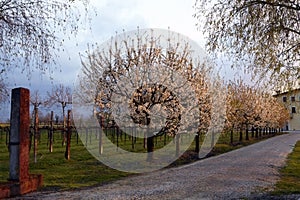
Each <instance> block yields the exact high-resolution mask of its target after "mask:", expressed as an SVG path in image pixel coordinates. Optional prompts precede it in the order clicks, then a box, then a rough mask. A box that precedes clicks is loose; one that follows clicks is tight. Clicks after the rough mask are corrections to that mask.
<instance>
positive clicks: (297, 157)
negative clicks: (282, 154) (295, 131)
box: [272, 141, 300, 195]
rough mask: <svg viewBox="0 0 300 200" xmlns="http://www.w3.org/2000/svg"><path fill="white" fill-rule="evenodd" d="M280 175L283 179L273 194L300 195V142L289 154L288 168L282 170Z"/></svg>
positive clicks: (277, 184)
mask: <svg viewBox="0 0 300 200" xmlns="http://www.w3.org/2000/svg"><path fill="white" fill-rule="evenodd" d="M280 175H281V178H280V180H279V181H278V182H277V183H276V188H275V190H274V192H272V193H273V194H275V195H279V194H295V193H297V194H300V141H298V142H297V144H296V145H295V147H294V150H293V152H292V153H290V154H289V156H288V158H287V163H286V166H285V167H284V168H282V169H281V170H280Z"/></svg>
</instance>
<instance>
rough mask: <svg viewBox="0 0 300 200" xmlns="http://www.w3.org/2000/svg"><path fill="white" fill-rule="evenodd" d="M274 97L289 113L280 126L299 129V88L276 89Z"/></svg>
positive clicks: (285, 128) (286, 128)
mask: <svg viewBox="0 0 300 200" xmlns="http://www.w3.org/2000/svg"><path fill="white" fill-rule="evenodd" d="M274 97H275V98H277V100H278V101H279V102H281V103H283V104H284V106H285V107H286V109H287V110H288V111H289V113H290V119H289V120H288V121H287V122H286V124H285V126H284V127H282V128H283V129H284V130H300V88H298V89H293V90H291V91H288V92H280V91H277V92H276V94H275V95H274Z"/></svg>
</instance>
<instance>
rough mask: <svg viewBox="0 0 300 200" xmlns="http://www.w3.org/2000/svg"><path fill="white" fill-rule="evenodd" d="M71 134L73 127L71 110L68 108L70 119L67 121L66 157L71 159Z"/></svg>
mask: <svg viewBox="0 0 300 200" xmlns="http://www.w3.org/2000/svg"><path fill="white" fill-rule="evenodd" d="M71 134H72V127H71V110H68V121H67V137H66V139H67V145H66V152H65V158H66V159H67V160H70V148H71Z"/></svg>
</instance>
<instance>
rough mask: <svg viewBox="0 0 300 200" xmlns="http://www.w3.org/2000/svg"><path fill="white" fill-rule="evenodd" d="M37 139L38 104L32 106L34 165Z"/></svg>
mask: <svg viewBox="0 0 300 200" xmlns="http://www.w3.org/2000/svg"><path fill="white" fill-rule="evenodd" d="M38 137H39V109H38V104H34V145H33V155H34V163H37V152H38Z"/></svg>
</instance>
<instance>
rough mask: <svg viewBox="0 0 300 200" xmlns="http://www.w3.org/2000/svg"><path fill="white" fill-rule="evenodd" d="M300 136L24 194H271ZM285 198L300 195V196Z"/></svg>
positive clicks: (155, 196)
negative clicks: (101, 181) (86, 184)
mask: <svg viewBox="0 0 300 200" xmlns="http://www.w3.org/2000/svg"><path fill="white" fill-rule="evenodd" d="M298 140H300V132H293V133H289V134H286V135H281V136H276V137H274V138H271V139H268V140H265V141H262V142H258V143H256V144H253V145H250V146H247V147H244V148H241V149H238V150H235V151H231V152H229V153H225V154H222V155H219V156H215V157H210V158H208V159H204V160H200V161H197V162H195V163H192V164H189V165H185V166H181V167H177V168H170V169H165V170H160V171H156V172H152V173H148V174H141V175H138V176H132V177H128V178H124V179H122V180H118V181H115V182H113V183H110V184H107V185H103V186H99V187H94V188H89V189H81V190H75V191H64V192H56V193H49V192H35V193H31V194H28V195H26V196H23V197H22V199H122V200H123V199H161V200H162V199H191V200H192V199H197V200H199V199H244V198H248V199H260V197H262V198H266V197H265V196H263V195H264V193H266V192H267V191H269V190H271V189H272V187H273V186H274V183H275V182H276V181H277V180H278V179H279V173H278V169H279V168H281V167H283V166H284V164H285V159H286V157H287V155H288V154H289V153H290V152H291V151H292V149H293V147H294V145H295V143H296V141H298ZM269 198H270V197H269ZM274 198H275V197H274ZM277 198H278V197H277ZM284 198H286V199H298V198H299V199H300V196H299V195H293V196H287V197H284Z"/></svg>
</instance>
